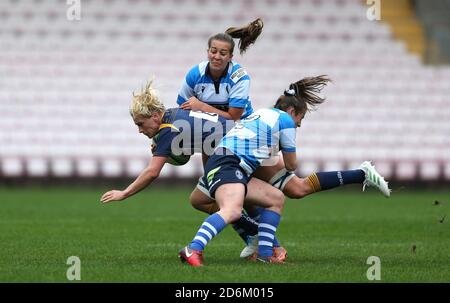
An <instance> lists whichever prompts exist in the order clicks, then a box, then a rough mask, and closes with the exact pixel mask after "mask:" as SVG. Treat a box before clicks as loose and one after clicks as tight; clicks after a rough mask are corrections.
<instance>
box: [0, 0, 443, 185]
mask: <svg viewBox="0 0 450 303" xmlns="http://www.w3.org/2000/svg"><path fill="white" fill-rule="evenodd" d="M379 4H381V5H379ZM257 17H261V18H263V20H264V23H265V26H264V29H263V33H262V34H261V36H260V37H259V39H258V40H257V41H256V43H255V45H253V46H251V47H250V48H249V50H248V51H247V53H246V54H245V55H244V56H241V55H240V54H239V53H238V51H237V50H235V55H234V60H235V61H237V62H239V63H240V64H242V65H243V66H244V67H245V68H246V69H247V72H248V73H249V75H250V77H251V79H252V82H251V90H250V98H251V100H252V102H253V106H254V108H256V109H258V108H264V107H270V106H272V105H273V104H274V102H275V100H276V99H277V98H278V96H279V95H280V94H281V93H282V92H283V91H284V89H285V88H287V86H288V85H289V83H291V82H293V81H296V80H299V79H301V78H302V77H306V76H316V75H320V74H327V75H329V77H330V78H331V79H332V80H333V83H332V84H330V85H329V86H328V87H327V88H326V89H325V90H324V94H325V95H326V96H327V101H326V103H324V104H323V105H322V106H320V107H319V109H318V110H317V111H315V112H312V113H310V114H308V115H307V118H306V119H305V121H304V122H303V124H302V127H301V129H300V130H299V132H298V146H299V149H298V150H299V152H298V157H299V161H300V166H299V171H298V173H299V174H300V175H302V176H304V175H308V174H310V173H311V172H313V171H316V170H337V169H343V168H354V167H357V166H358V165H359V164H360V163H361V162H362V161H364V160H372V161H373V162H374V164H375V165H376V166H377V168H378V169H379V171H380V172H381V173H382V174H384V175H385V177H386V179H388V180H391V181H392V180H393V181H399V182H417V183H427V184H428V183H440V184H445V182H447V183H448V181H449V180H450V66H449V63H450V1H449V0H432V1H425V0H415V1H408V0H382V1H375V0H373V1H367V2H366V1H357V0H329V1H324V0H277V1H275V0H258V1H256V0H211V1H207V0H192V1H188V0H164V1H162V0H95V1H94V0H80V1H75V0H69V1H65V0H4V1H1V2H0V24H1V26H0V180H1V181H2V183H3V184H13V183H14V182H23V181H30V180H31V181H32V180H40V181H43V182H49V183H51V182H60V181H61V180H63V181H68V182H72V181H74V180H124V179H131V178H134V177H136V176H137V175H138V174H139V172H140V171H141V170H142V169H143V168H144V167H145V166H146V165H147V163H148V161H149V160H150V159H151V152H150V142H149V140H148V139H147V138H146V137H144V136H143V135H140V134H139V133H138V130H137V128H136V126H135V125H134V124H133V121H132V119H131V118H130V116H129V112H128V109H129V104H130V101H131V96H132V92H133V91H135V90H138V89H140V88H141V87H142V86H143V85H144V84H145V82H146V80H147V79H150V78H152V77H153V76H154V77H155V82H154V83H155V85H156V87H157V88H158V89H159V91H160V94H161V97H162V99H163V100H164V103H165V105H166V107H175V106H176V102H175V101H176V97H177V94H178V89H179V87H180V85H181V82H182V81H183V78H184V76H185V74H186V73H187V72H188V70H189V69H190V68H191V67H193V66H194V65H196V64H198V63H199V62H200V61H203V60H206V57H207V53H206V49H207V39H208V37H209V36H211V35H213V34H216V33H218V32H223V31H225V30H226V29H227V28H228V27H231V26H241V25H244V24H246V23H248V22H250V21H252V20H254V19H255V18H257ZM377 19H380V20H377ZM200 163H201V159H200V158H199V157H197V156H195V157H193V159H192V160H191V161H190V162H189V163H188V164H187V165H185V166H183V167H182V168H176V167H173V166H171V165H166V167H165V168H164V170H163V172H162V175H161V178H164V179H166V180H168V179H169V178H170V180H172V179H173V178H175V177H176V178H180V180H181V179H188V180H191V179H192V178H194V177H198V176H199V175H201V174H202V166H201V164H200Z"/></svg>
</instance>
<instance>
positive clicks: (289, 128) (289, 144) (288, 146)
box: [280, 114, 297, 171]
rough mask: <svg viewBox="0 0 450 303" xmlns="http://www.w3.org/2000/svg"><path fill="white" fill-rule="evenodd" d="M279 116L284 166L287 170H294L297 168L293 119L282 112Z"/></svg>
mask: <svg viewBox="0 0 450 303" xmlns="http://www.w3.org/2000/svg"><path fill="white" fill-rule="evenodd" d="M280 118H281V121H280V148H281V152H282V153H283V160H284V167H285V168H286V169H287V170H288V171H294V170H296V169H297V152H296V151H297V149H296V146H295V135H296V133H295V124H294V120H293V119H292V117H289V116H288V115H287V114H282V115H281V117H280Z"/></svg>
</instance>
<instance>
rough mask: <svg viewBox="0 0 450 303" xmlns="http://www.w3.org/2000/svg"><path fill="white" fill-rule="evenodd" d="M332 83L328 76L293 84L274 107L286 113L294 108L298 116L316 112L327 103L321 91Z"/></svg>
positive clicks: (305, 79)
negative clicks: (315, 110) (318, 107)
mask: <svg viewBox="0 0 450 303" xmlns="http://www.w3.org/2000/svg"><path fill="white" fill-rule="evenodd" d="M330 81H331V80H330V79H329V78H328V76H326V75H320V76H317V77H307V78H303V79H302V80H299V81H297V82H295V83H291V84H290V85H289V88H288V89H287V90H285V91H284V94H283V95H282V96H280V97H279V98H278V100H277V102H276V103H275V106H274V107H275V108H278V109H281V110H284V111H286V110H287V109H288V108H289V107H290V106H292V107H294V109H295V113H296V114H299V113H302V112H306V111H309V110H314V109H315V107H316V106H317V105H319V104H322V103H323V102H324V101H325V97H323V96H321V95H320V91H321V90H322V89H323V88H324V87H325V85H327V84H328V82H330Z"/></svg>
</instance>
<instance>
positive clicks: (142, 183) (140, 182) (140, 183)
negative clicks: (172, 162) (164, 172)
mask: <svg viewBox="0 0 450 303" xmlns="http://www.w3.org/2000/svg"><path fill="white" fill-rule="evenodd" d="M158 175H159V174H156V173H155V172H154V171H152V170H149V169H146V170H144V171H143V172H142V173H141V174H140V175H139V176H138V177H137V178H136V180H134V182H133V183H131V184H130V185H129V186H128V187H127V188H126V189H125V190H124V194H125V198H128V197H130V196H132V195H134V194H136V193H138V192H140V191H141V190H143V189H144V188H146V187H147V186H149V185H150V184H151V183H152V182H153V181H154V180H155V179H156V178H158Z"/></svg>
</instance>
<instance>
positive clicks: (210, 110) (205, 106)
mask: <svg viewBox="0 0 450 303" xmlns="http://www.w3.org/2000/svg"><path fill="white" fill-rule="evenodd" d="M202 111H204V112H208V113H215V114H218V115H219V116H222V117H224V118H225V119H227V120H238V119H239V118H238V119H234V118H233V117H232V116H231V114H230V113H229V112H226V111H223V110H220V109H218V108H215V107H214V106H211V105H209V104H206V103H204V104H203V107H202Z"/></svg>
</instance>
